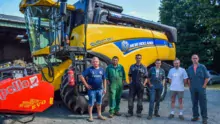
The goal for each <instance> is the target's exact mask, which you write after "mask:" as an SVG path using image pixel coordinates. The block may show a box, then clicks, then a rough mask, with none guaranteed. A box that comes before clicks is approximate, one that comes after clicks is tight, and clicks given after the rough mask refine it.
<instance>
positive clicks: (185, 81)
mask: <svg viewBox="0 0 220 124" xmlns="http://www.w3.org/2000/svg"><path fill="white" fill-rule="evenodd" d="M183 79H184V80H183V82H184V86H185V85H186V84H187V82H188V80H187V79H188V75H187V72H186V70H185V69H184V70H183Z"/></svg>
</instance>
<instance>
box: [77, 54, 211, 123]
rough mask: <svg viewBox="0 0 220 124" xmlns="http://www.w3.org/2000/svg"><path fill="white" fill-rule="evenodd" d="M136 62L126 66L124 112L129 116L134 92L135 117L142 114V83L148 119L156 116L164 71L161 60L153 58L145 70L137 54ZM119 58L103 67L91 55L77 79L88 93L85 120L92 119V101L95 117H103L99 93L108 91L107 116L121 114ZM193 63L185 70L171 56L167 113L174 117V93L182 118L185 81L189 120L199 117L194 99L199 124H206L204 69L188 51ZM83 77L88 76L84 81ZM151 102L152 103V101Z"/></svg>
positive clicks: (121, 85) (122, 79) (122, 74)
mask: <svg viewBox="0 0 220 124" xmlns="http://www.w3.org/2000/svg"><path fill="white" fill-rule="evenodd" d="M135 59H136V63H135V64H133V65H131V66H130V69H129V74H128V76H129V82H130V83H129V98H128V113H127V115H126V117H131V116H133V108H134V99H135V97H136V96H137V111H136V114H137V117H141V116H142V114H141V113H142V110H143V105H142V101H143V95H144V89H145V87H148V88H149V94H150V95H149V97H150V103H149V111H148V117H147V119H148V120H151V119H152V117H153V115H154V116H155V117H160V114H159V108H160V99H161V98H160V97H161V93H162V90H163V86H164V85H165V79H166V76H165V71H164V70H163V69H162V68H161V60H159V59H158V60H156V62H155V66H154V67H152V68H151V69H150V70H149V71H147V68H146V67H145V66H144V65H143V64H142V63H141V60H142V56H141V55H140V54H137V55H136V56H135ZM118 61H119V58H118V57H117V56H114V57H113V58H112V64H110V65H108V67H107V68H106V70H104V69H103V68H101V67H99V59H98V58H97V57H94V58H93V59H92V66H91V67H89V68H87V69H86V70H85V71H84V72H83V73H82V75H80V79H81V81H82V82H83V84H84V85H85V87H86V88H87V89H88V96H89V106H88V110H89V116H90V117H89V118H88V119H87V120H88V121H89V122H93V116H92V109H93V106H94V103H95V102H96V105H97V112H98V119H101V120H106V117H104V116H102V113H101V104H102V97H103V94H105V93H106V92H107V89H106V88H107V85H108V88H109V89H108V93H109V118H113V117H114V116H121V114H120V112H119V111H120V100H121V95H122V90H123V83H124V82H125V80H126V75H125V71H124V67H123V66H122V65H120V64H118ZM192 62H193V64H192V65H191V66H190V67H189V68H188V70H187V71H186V70H185V69H184V68H181V67H180V60H178V59H176V60H174V62H173V64H174V68H172V69H170V71H169V74H168V76H167V77H168V79H169V82H170V83H171V85H170V94H171V112H170V114H169V116H168V118H169V119H172V118H174V115H175V111H174V108H175V101H176V96H178V101H179V119H181V120H184V116H183V97H184V85H185V84H188V86H189V89H190V93H191V100H192V105H193V106H192V111H193V117H192V119H191V121H198V120H199V112H198V111H199V110H198V103H199V105H200V110H201V116H202V119H203V121H202V122H203V124H207V119H208V117H207V100H206V85H207V83H208V80H209V75H208V73H207V69H206V67H205V66H204V65H202V64H200V63H199V56H198V55H196V54H194V55H192ZM85 78H88V80H87V81H86V80H85ZM154 104H155V105H154Z"/></svg>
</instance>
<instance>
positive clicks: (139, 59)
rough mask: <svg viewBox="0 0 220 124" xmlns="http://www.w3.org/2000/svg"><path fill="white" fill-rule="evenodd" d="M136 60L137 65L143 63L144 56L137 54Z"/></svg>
mask: <svg viewBox="0 0 220 124" xmlns="http://www.w3.org/2000/svg"><path fill="white" fill-rule="evenodd" d="M135 59H136V63H141V59H142V55H141V54H137V55H136V57H135Z"/></svg>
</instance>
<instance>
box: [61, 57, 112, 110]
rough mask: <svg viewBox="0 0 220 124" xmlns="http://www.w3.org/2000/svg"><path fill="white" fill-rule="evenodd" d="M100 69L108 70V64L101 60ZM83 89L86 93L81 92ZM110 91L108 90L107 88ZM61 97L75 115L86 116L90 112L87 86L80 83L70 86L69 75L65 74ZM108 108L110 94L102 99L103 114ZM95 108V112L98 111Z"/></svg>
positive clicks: (88, 62)
mask: <svg viewBox="0 0 220 124" xmlns="http://www.w3.org/2000/svg"><path fill="white" fill-rule="evenodd" d="M89 66H91V61H90V60H88V61H87V67H89ZM100 67H102V68H104V69H106V67H107V64H106V63H105V62H103V61H101V60H100ZM81 89H84V91H85V92H81ZM107 89H108V88H107ZM60 96H61V98H62V100H63V102H64V104H65V105H66V106H67V107H68V108H69V110H70V111H72V112H73V113H77V114H78V113H79V114H84V113H87V112H88V110H87V109H88V95H87V90H85V86H84V85H83V84H82V83H81V82H78V83H77V84H76V85H75V86H70V85H68V79H67V73H65V74H64V76H63V79H62V83H61V87H60ZM107 106H108V92H107V93H106V94H105V95H104V96H103V99H102V112H103V111H105V108H106V107H107ZM95 108H96V107H94V112H95V111H96V109H95Z"/></svg>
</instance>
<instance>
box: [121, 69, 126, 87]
mask: <svg viewBox="0 0 220 124" xmlns="http://www.w3.org/2000/svg"><path fill="white" fill-rule="evenodd" d="M121 67H122V73H123V75H122V76H123V77H122V80H123V82H124V83H125V82H126V76H125V70H124V67H123V66H121Z"/></svg>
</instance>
